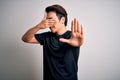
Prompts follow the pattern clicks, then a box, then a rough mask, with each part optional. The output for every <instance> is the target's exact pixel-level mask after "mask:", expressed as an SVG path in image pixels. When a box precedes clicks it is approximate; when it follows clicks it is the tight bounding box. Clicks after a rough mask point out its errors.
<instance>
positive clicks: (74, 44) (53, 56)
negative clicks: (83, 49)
mask: <svg viewBox="0 0 120 80" xmlns="http://www.w3.org/2000/svg"><path fill="white" fill-rule="evenodd" d="M45 11H46V13H47V14H46V15H45V16H44V18H43V20H42V21H41V22H40V23H39V24H38V25H36V26H35V27H33V28H31V29H29V30H28V31H27V32H26V33H25V34H24V35H23V37H22V40H23V41H24V42H27V43H37V44H41V45H43V64H44V65H43V69H44V70H43V72H44V74H43V75H44V80H78V78H77V71H78V65H77V64H78V57H79V48H80V46H81V45H82V44H83V38H84V36H83V28H82V25H81V24H79V22H78V20H77V19H76V18H75V19H74V20H73V21H72V22H71V31H68V30H67V29H66V25H67V12H66V11H65V9H64V8H63V7H62V6H60V5H57V4H56V5H52V6H48V7H47V8H46V9H45ZM45 28H49V29H50V30H51V32H45V33H41V34H36V32H37V31H39V30H42V29H45Z"/></svg>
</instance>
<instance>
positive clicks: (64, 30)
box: [57, 26, 67, 35]
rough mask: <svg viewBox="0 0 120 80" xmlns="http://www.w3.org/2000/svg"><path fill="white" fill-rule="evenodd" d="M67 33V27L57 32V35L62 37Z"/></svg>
mask: <svg viewBox="0 0 120 80" xmlns="http://www.w3.org/2000/svg"><path fill="white" fill-rule="evenodd" d="M66 31H67V28H66V27H65V26H62V27H61V28H60V29H59V31H58V32H57V35H62V34H64V33H65V32H66Z"/></svg>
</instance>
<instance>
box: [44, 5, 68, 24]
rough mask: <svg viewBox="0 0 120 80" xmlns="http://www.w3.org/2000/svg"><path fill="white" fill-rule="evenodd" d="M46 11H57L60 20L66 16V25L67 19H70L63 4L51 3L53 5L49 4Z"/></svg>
mask: <svg viewBox="0 0 120 80" xmlns="http://www.w3.org/2000/svg"><path fill="white" fill-rule="evenodd" d="M45 11H46V12H47V13H48V12H50V11H54V12H55V13H56V15H57V17H58V19H59V20H60V19H61V18H62V17H65V23H64V24H65V26H66V25H67V21H68V19H67V12H66V10H65V9H64V8H63V7H62V6H60V5H58V4H55V5H51V6H48V7H47V8H46V9H45Z"/></svg>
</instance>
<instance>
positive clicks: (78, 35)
mask: <svg viewBox="0 0 120 80" xmlns="http://www.w3.org/2000/svg"><path fill="white" fill-rule="evenodd" d="M71 31H72V34H71V37H70V38H69V39H64V38H60V41H61V42H64V43H68V44H70V45H72V46H75V47H77V46H81V45H82V44H83V39H84V35H83V27H82V25H80V24H79V22H78V20H77V19H76V18H75V19H74V20H73V21H72V22H71Z"/></svg>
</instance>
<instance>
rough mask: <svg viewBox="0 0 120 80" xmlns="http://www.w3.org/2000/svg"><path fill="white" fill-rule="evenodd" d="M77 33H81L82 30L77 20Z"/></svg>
mask: <svg viewBox="0 0 120 80" xmlns="http://www.w3.org/2000/svg"><path fill="white" fill-rule="evenodd" d="M77 32H78V33H80V32H81V29H80V25H79V21H78V20H77Z"/></svg>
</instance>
